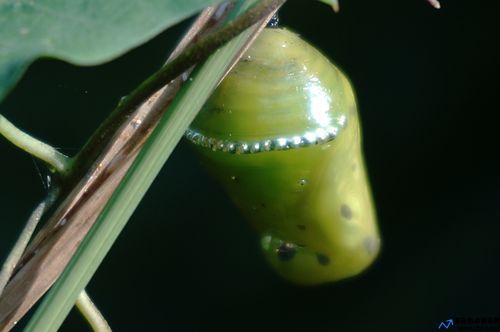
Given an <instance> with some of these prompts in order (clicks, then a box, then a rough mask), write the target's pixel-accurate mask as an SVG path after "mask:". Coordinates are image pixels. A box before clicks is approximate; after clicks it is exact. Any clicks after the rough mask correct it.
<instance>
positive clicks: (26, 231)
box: [0, 189, 58, 296]
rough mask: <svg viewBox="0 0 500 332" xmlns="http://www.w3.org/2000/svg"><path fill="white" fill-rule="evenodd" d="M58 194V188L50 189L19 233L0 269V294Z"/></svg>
mask: <svg viewBox="0 0 500 332" xmlns="http://www.w3.org/2000/svg"><path fill="white" fill-rule="evenodd" d="M57 194H58V192H57V190H56V189H53V190H51V191H49V193H48V195H47V197H46V198H45V199H44V200H43V201H41V202H40V204H38V206H37V207H36V208H35V210H34V211H33V212H32V213H31V216H30V217H29V219H28V221H27V222H26V225H25V226H24V228H23V230H22V231H21V235H19V237H18V238H17V241H16V243H15V244H14V247H13V248H12V250H11V252H10V253H9V255H8V256H7V259H6V260H5V262H4V263H3V266H2V270H1V271H0V296H1V295H2V292H3V290H4V288H5V286H6V285H7V282H8V281H9V279H10V277H11V276H12V272H13V271H14V269H15V268H16V265H17V263H18V262H19V259H20V258H21V256H22V254H23V252H24V250H25V249H26V246H27V245H28V242H29V240H30V239H31V236H32V235H33V232H34V231H35V229H36V226H37V225H38V222H39V221H40V219H41V218H42V216H43V214H44V213H45V212H46V211H47V210H48V209H49V208H50V207H51V205H52V204H53V203H54V202H55V201H56V199H57Z"/></svg>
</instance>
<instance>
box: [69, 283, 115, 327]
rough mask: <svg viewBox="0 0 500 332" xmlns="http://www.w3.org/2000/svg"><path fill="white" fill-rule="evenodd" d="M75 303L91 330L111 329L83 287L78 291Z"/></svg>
mask: <svg viewBox="0 0 500 332" xmlns="http://www.w3.org/2000/svg"><path fill="white" fill-rule="evenodd" d="M75 305H76V307H77V308H78V310H79V311H80V313H81V314H82V315H83V317H85V319H86V320H87V323H89V325H90V327H91V328H92V330H94V331H95V332H110V331H111V327H110V326H109V324H108V322H107V321H106V319H105V318H104V316H103V315H102V314H101V312H100V311H99V309H98V308H97V307H96V305H95V303H94V302H93V301H92V299H91V298H90V297H89V295H88V294H87V292H86V291H85V289H84V290H82V291H81V292H80V295H78V299H77V300H76V303H75Z"/></svg>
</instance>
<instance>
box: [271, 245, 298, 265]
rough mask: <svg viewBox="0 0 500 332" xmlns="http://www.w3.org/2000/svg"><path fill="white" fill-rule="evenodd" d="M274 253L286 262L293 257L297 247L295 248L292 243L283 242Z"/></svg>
mask: <svg viewBox="0 0 500 332" xmlns="http://www.w3.org/2000/svg"><path fill="white" fill-rule="evenodd" d="M276 253H277V254H278V258H279V259H280V260H281V261H283V262H288V261H290V260H292V258H294V257H295V254H296V253H297V249H296V248H295V245H293V243H283V244H282V245H280V246H279V248H278V249H277V250H276Z"/></svg>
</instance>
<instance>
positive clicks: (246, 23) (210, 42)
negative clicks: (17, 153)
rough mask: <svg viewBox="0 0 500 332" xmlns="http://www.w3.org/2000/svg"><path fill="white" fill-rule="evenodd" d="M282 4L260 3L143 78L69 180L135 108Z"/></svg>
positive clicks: (92, 142)
mask: <svg viewBox="0 0 500 332" xmlns="http://www.w3.org/2000/svg"><path fill="white" fill-rule="evenodd" d="M282 3H283V1H282V0H261V1H259V2H258V3H257V4H255V5H254V6H253V7H252V8H250V9H248V10H247V11H246V12H245V13H243V14H242V15H241V16H239V17H238V18H236V19H235V20H234V21H232V22H230V23H228V24H227V25H225V26H224V27H222V28H220V29H219V30H218V31H216V32H214V33H212V34H210V35H208V36H205V37H201V38H200V39H199V41H197V42H196V43H195V44H193V45H191V46H189V47H187V48H186V49H185V50H184V51H182V53H181V54H179V55H178V56H177V57H175V58H174V59H172V61H169V62H168V63H167V64H166V65H165V66H163V67H162V68H161V69H160V70H158V71H157V72H156V73H154V74H153V75H151V76H150V77H149V78H147V79H146V80H145V81H144V82H143V83H141V84H140V85H139V86H138V87H137V88H136V89H135V90H134V91H132V92H131V93H130V94H129V95H128V96H127V97H126V98H125V99H123V100H122V101H121V102H120V104H119V105H118V107H117V108H116V109H115V110H114V111H113V112H112V113H111V114H110V116H109V117H108V118H107V119H106V120H105V121H104V122H103V123H102V124H101V126H100V127H99V129H98V130H97V131H96V132H95V133H94V134H93V135H92V137H91V138H90V140H89V141H88V142H87V143H86V144H85V146H84V147H83V148H82V150H81V151H80V152H79V153H78V155H77V156H76V158H75V164H74V165H73V166H74V171H73V172H72V173H73V174H72V175H73V176H75V177H78V176H79V175H80V173H81V172H83V171H84V170H86V169H88V167H89V165H90V164H92V163H93V162H94V160H95V159H96V157H97V155H98V154H99V153H100V151H101V150H102V149H103V148H104V146H105V145H106V143H107V141H109V140H110V139H111V138H112V136H113V134H114V133H115V132H116V130H117V129H118V127H119V126H120V125H121V124H122V123H123V122H124V121H125V120H126V119H127V118H128V117H129V115H130V114H131V113H133V112H134V111H135V110H136V107H137V106H138V105H140V104H141V103H142V102H144V101H145V100H146V99H147V98H148V97H149V96H150V95H152V94H153V93H154V92H156V91H157V90H158V89H160V88H161V87H162V86H164V85H165V84H167V83H169V82H170V81H172V80H173V79H174V78H176V77H177V76H179V75H181V74H182V73H183V72H185V71H186V70H188V69H189V68H191V67H192V66H194V65H196V64H197V63H198V62H200V61H201V60H203V59H206V58H207V57H208V56H209V55H210V54H212V53H213V52H214V51H215V50H217V49H218V48H220V47H221V46H223V45H224V44H225V43H227V42H228V41H230V40H231V39H233V38H234V37H235V36H237V35H239V34H240V33H241V32H242V31H244V30H246V29H247V28H248V27H250V26H252V25H254V24H255V23H256V22H258V21H259V20H260V19H261V18H262V17H264V16H266V15H267V14H268V13H271V12H273V11H275V10H276V9H277V8H279V6H281V4H282Z"/></svg>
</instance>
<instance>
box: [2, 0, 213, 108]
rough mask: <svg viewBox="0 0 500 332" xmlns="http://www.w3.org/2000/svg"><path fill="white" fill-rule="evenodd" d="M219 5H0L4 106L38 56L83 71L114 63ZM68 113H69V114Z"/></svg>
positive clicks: (40, 0)
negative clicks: (93, 66)
mask: <svg viewBox="0 0 500 332" xmlns="http://www.w3.org/2000/svg"><path fill="white" fill-rule="evenodd" d="M214 2H216V1H215V0H183V1H177V0H148V1H135V0H106V1H99V0H72V1H66V0H36V1H35V0H33V1H26V0H23V1H17V0H7V1H2V2H0V27H1V29H0V83H1V84H0V101H1V100H2V99H3V98H4V97H5V95H6V94H7V93H8V92H9V91H10V89H11V88H12V87H13V85H15V84H16V82H17V81H18V80H19V78H20V77H21V75H22V74H23V72H24V71H25V70H26V68H27V67H28V65H29V64H30V63H31V62H32V61H33V60H35V59H36V58H38V57H40V56H49V57H55V58H59V59H62V60H65V61H68V62H71V63H74V64H79V65H95V64H99V63H102V62H105V61H108V60H111V59H113V58H115V57H117V56H119V55H121V54H123V53H124V52H126V51H128V50H130V49H131V48H133V47H135V46H137V45H140V44H142V43H144V42H145V41H147V40H149V39H151V38H152V37H154V36H155V35H157V34H158V33H160V32H161V31H163V30H164V29H166V28H168V27H170V26H172V25H173V24H175V23H177V22H179V21H181V20H182V19H185V18H186V17H188V16H190V15H193V14H195V13H196V12H198V11H200V10H201V9H202V8H204V7H206V6H208V5H210V4H212V3H214ZM68 111H69V110H68Z"/></svg>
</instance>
